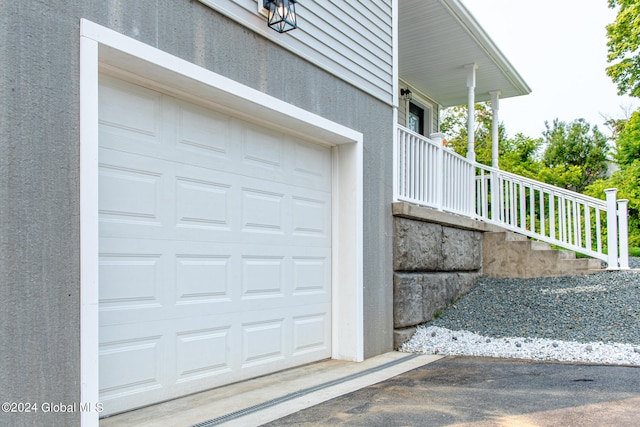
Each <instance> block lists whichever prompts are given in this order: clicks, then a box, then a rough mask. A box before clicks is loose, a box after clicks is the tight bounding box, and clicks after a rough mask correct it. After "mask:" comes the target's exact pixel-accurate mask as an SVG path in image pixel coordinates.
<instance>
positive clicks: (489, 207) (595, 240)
mask: <svg viewBox="0 0 640 427" xmlns="http://www.w3.org/2000/svg"><path fill="white" fill-rule="evenodd" d="M442 137H443V135H442V134H432V135H431V138H430V139H429V138H425V137H423V136H421V135H418V134H416V133H414V132H412V131H410V130H408V129H406V128H404V127H402V126H398V137H397V142H396V146H395V147H394V153H395V159H394V161H395V165H394V168H395V174H396V176H395V196H394V199H395V200H399V201H406V202H410V203H415V204H418V205H422V206H428V207H432V208H435V209H438V210H441V211H446V212H450V213H454V214H458V215H464V216H466V217H469V218H473V219H478V220H482V221H485V222H488V223H492V224H495V225H498V226H500V227H502V228H505V229H508V230H511V231H514V232H517V233H520V234H524V235H526V236H529V237H531V238H533V239H536V240H541V241H544V242H547V243H551V244H554V245H556V246H559V247H562V248H565V249H569V250H572V251H575V252H579V253H582V254H585V255H587V256H591V257H593V258H597V259H601V260H603V261H606V262H607V263H608V266H609V267H608V268H609V269H627V268H629V255H628V229H627V201H626V200H616V192H617V190H616V189H608V190H606V193H607V200H606V201H604V200H599V199H596V198H593V197H588V196H585V195H582V194H580V193H576V192H572V191H569V190H565V189H562V188H559V187H554V186H552V185H548V184H545V183H542V182H539V181H535V180H532V179H528V178H525V177H522V176H518V175H515V174H512V173H509V172H505V171H501V170H499V169H495V168H491V167H489V166H485V165H481V164H479V163H472V162H470V161H469V160H468V159H466V158H464V157H462V156H460V155H458V154H457V153H455V152H453V151H452V150H450V149H447V148H446V147H444V146H443V144H442V142H443V140H442Z"/></svg>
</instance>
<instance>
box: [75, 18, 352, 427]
mask: <svg viewBox="0 0 640 427" xmlns="http://www.w3.org/2000/svg"><path fill="white" fill-rule="evenodd" d="M80 24H81V25H80V112H81V113H80V231H81V237H80V245H81V272H82V273H81V315H80V319H81V320H80V321H81V326H80V329H81V333H80V339H81V344H80V365H81V366H80V370H81V372H80V375H81V391H80V397H81V401H82V402H94V403H95V402H98V398H99V395H98V372H99V371H98V351H99V350H98V76H99V73H100V72H101V71H102V72H108V73H110V74H119V75H120V76H122V77H125V78H127V79H128V80H132V81H134V82H136V81H137V82H139V83H144V84H145V85H147V86H151V87H153V88H156V89H158V90H161V91H163V92H166V93H169V94H172V95H176V96H179V97H181V98H186V99H189V100H193V101H194V102H200V103H203V104H205V105H212V106H215V107H216V108H217V109H223V110H224V111H226V112H229V113H230V114H235V115H237V116H239V117H242V118H244V119H246V120H250V121H253V122H255V123H259V124H262V125H264V126H270V127H274V128H279V129H282V130H286V131H287V132H288V133H293V134H295V135H299V136H300V137H304V139H307V140H309V139H311V140H312V141H314V142H317V143H322V144H328V145H331V146H332V147H333V148H332V152H333V196H332V198H333V201H332V203H333V211H332V222H333V224H332V229H333V231H332V240H333V243H332V263H333V269H332V292H333V295H332V312H333V315H332V316H333V317H332V331H331V335H332V357H333V358H334V359H343V360H351V361H361V360H363V359H364V342H363V340H364V333H363V258H362V257H363V255H362V254H363V224H362V221H363V207H362V206H363V203H362V197H363V180H362V176H363V173H362V172H363V171H362V169H363V164H362V158H363V148H362V147H363V136H362V134H361V133H360V132H357V131H355V130H353V129H350V128H347V127H345V126H342V125H340V124H338V123H335V122H332V121H330V120H327V119H325V118H323V117H321V116H318V115H316V114H314V113H311V112H309V111H306V110H303V109H301V108H298V107H295V106H293V105H291V104H288V103H286V102H284V101H282V100H280V99H277V98H275V97H272V96H270V95H267V94H265V93H263V92H260V91H257V90H255V89H252V88H250V87H248V86H245V85H242V84H240V83H238V82H236V81H233V80H231V79H228V78H226V77H224V76H221V75H219V74H216V73H213V72H211V71H209V70H207V69H204V68H201V67H199V66H197V65H195V64H192V63H190V62H188V61H185V60H182V59H180V58H177V57H175V56H173V55H170V54H168V53H167V52H164V51H161V50H159V49H157V48H154V47H152V46H149V45H146V44H144V43H142V42H139V41H137V40H134V39H131V38H129V37H127V36H124V35H122V34H120V33H118V32H115V31H113V30H111V29H108V28H106V27H103V26H100V25H98V24H95V23H93V22H91V21H88V20H85V19H82V20H81V23H80ZM247 112H250V114H249V113H247ZM98 416H99V414H98V413H97V412H83V413H82V414H81V422H82V425H87V426H97V425H98Z"/></svg>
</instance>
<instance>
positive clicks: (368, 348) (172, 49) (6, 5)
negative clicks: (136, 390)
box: [0, 0, 393, 426]
mask: <svg viewBox="0 0 640 427" xmlns="http://www.w3.org/2000/svg"><path fill="white" fill-rule="evenodd" d="M80 18H87V19H89V20H91V21H93V22H96V23H98V24H100V25H104V26H107V27H109V28H112V29H114V30H116V31H118V32H120V33H123V34H125V35H127V36H129V37H132V38H135V39H137V40H140V41H142V42H145V43H147V44H150V45H152V46H155V47H158V48H160V49H162V50H165V51H167V52H169V53H171V54H173V55H176V56H179V57H181V58H184V59H186V60H189V61H191V62H194V63H196V64H198V65H201V66H203V67H206V68H208V69H210V70H212V71H214V72H217V73H220V74H222V75H225V76H227V77H230V78H233V79H235V80H237V81H239V82H241V83H243V84H246V85H248V86H251V87H253V88H256V89H258V90H261V91H263V92H266V93H269V94H271V95H273V96H276V97H278V98H281V99H283V100H285V101H287V102H290V103H292V104H295V105H297V106H300V107H302V108H304V109H307V110H309V111H312V112H314V113H317V114H320V115H322V116H324V117H326V118H328V119H330V120H333V121H336V122H339V123H341V124H344V125H345V126H349V127H351V128H353V129H356V130H358V131H360V132H362V133H363V134H364V192H365V194H364V200H365V206H364V212H365V218H364V235H365V241H364V247H365V253H364V286H365V289H364V301H365V307H364V310H365V355H366V356H367V357H369V356H373V355H376V354H380V353H382V352H385V351H389V350H391V348H392V340H393V338H392V334H393V330H392V328H393V321H392V270H391V268H392V257H391V245H390V242H391V224H392V223H391V215H390V202H391V199H392V188H391V181H392V180H391V159H392V152H391V141H392V125H393V123H392V108H391V106H390V105H389V104H387V103H385V102H382V101H381V100H380V99H379V98H377V97H374V96H371V94H369V93H366V92H365V91H363V90H362V89H361V88H357V87H355V86H353V85H351V84H349V83H347V82H346V81H345V80H343V79H339V78H336V77H335V76H334V75H331V74H330V73H328V72H326V71H325V70H324V69H321V68H319V67H318V66H316V65H313V64H311V63H309V62H308V61H305V60H303V59H301V58H299V57H297V56H296V55H294V54H293V53H291V52H290V51H288V50H285V49H282V48H280V47H278V46H277V45H276V44H274V43H273V42H271V41H269V40H267V39H265V38H264V37H262V36H261V35H259V34H257V33H256V32H254V31H251V30H250V29H248V28H247V27H245V26H242V25H239V24H238V23H236V22H234V21H232V20H230V19H228V18H227V17H225V16H223V15H221V14H219V13H218V12H216V11H214V10H212V9H211V8H208V7H205V6H204V5H202V4H201V3H198V2H195V1H190V0H136V1H135V2H133V1H126V0H106V1H105V0H85V1H80V0H76V1H69V0H65V1H62V0H58V1H49V2H36V1H32V0H24V1H19V2H0V55H1V56H0V57H2V58H3V60H2V61H0V254H1V256H0V343H2V344H1V349H0V363H1V365H0V366H2V369H0V397H2V399H3V401H23V402H29V401H30V402H79V400H80V377H79V373H80V366H79V364H80V363H79V362H80V295H79V293H80V247H79V242H80V236H79V230H80V222H79V178H78V173H79V106H78V104H79V81H78V75H79V22H80ZM79 423H80V414H79V413H72V414H68V413H66V414H44V413H42V412H39V413H37V414H23V415H16V414H5V413H1V412H0V425H14V426H22V425H25V426H39V425H50V426H57V425H59V426H73V425H79Z"/></svg>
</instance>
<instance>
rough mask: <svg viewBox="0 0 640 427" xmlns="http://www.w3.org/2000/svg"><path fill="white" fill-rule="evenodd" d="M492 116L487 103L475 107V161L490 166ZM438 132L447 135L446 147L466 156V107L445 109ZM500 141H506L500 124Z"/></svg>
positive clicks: (502, 126) (504, 132)
mask: <svg viewBox="0 0 640 427" xmlns="http://www.w3.org/2000/svg"><path fill="white" fill-rule="evenodd" d="M492 120H493V115H492V113H491V110H490V108H489V106H488V104H487V103H485V102H482V103H478V104H476V106H475V126H474V139H475V149H476V161H477V162H478V163H482V164H485V165H491V139H492V138H491V132H492V130H491V129H492ZM440 131H441V132H443V133H444V134H446V135H448V136H449V138H448V139H447V146H448V147H449V148H451V149H452V150H454V151H455V152H456V153H458V154H460V155H461V156H466V155H467V136H468V130H467V107H466V106H458V107H451V108H447V109H446V110H445V112H444V114H443V116H442V119H441V121H440ZM498 135H499V136H500V140H503V139H506V136H507V134H506V131H505V128H504V125H503V124H502V123H501V124H500V126H499V128H498Z"/></svg>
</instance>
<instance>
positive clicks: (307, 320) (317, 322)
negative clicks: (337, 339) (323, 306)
mask: <svg viewBox="0 0 640 427" xmlns="http://www.w3.org/2000/svg"><path fill="white" fill-rule="evenodd" d="M292 324H293V344H292V349H293V354H294V355H303V354H308V353H312V352H326V351H327V347H328V346H327V343H328V342H330V339H331V330H330V327H329V325H330V319H329V318H328V313H326V312H321V313H311V314H304V315H302V316H294V317H293V319H292Z"/></svg>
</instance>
